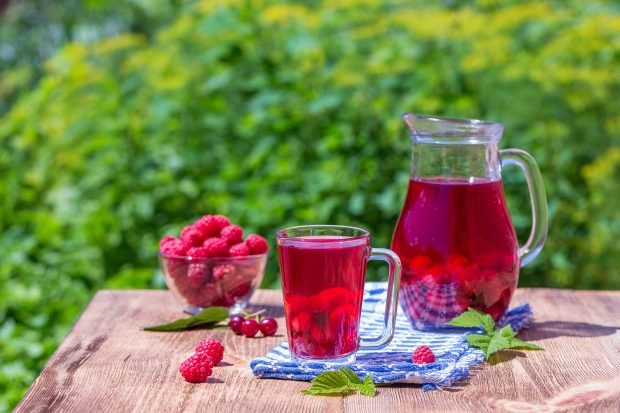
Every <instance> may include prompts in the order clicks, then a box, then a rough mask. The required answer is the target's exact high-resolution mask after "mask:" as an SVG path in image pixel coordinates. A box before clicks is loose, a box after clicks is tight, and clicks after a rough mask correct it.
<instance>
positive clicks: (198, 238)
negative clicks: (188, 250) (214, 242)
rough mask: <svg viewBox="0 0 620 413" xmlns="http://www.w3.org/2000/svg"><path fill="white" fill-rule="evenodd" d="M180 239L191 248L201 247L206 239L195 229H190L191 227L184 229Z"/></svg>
mask: <svg viewBox="0 0 620 413" xmlns="http://www.w3.org/2000/svg"><path fill="white" fill-rule="evenodd" d="M179 238H180V239H181V241H183V242H184V243H185V244H186V245H189V246H190V247H199V246H200V244H202V241H204V239H205V237H204V235H202V233H201V232H200V231H199V230H197V229H196V228H194V227H190V226H189V225H188V226H186V227H185V228H183V230H182V231H181V235H179Z"/></svg>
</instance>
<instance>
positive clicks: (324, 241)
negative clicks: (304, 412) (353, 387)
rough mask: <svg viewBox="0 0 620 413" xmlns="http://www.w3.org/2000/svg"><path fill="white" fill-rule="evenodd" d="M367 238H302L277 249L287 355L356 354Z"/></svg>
mask: <svg viewBox="0 0 620 413" xmlns="http://www.w3.org/2000/svg"><path fill="white" fill-rule="evenodd" d="M369 250H370V248H369V245H368V238H359V239H356V238H348V237H340V236H320V235H319V236H305V237H300V238H295V239H288V240H283V241H282V242H281V243H280V244H279V245H278V260H279V263H280V272H281V276H282V292H283V296H284V310H285V313H286V321H287V327H288V335H289V346H290V349H291V352H292V353H293V354H295V355H297V356H299V357H302V358H304V357H306V358H311V359H333V358H338V357H344V356H347V355H350V354H352V353H354V352H355V351H357V349H358V327H359V320H360V313H361V303H362V295H363V291H364V278H365V273H366V263H367V262H368V258H369Z"/></svg>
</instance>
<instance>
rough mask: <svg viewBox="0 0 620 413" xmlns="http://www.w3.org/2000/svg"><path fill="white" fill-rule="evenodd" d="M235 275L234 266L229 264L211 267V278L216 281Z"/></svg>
mask: <svg viewBox="0 0 620 413" xmlns="http://www.w3.org/2000/svg"><path fill="white" fill-rule="evenodd" d="M234 275H235V267H234V266H233V265H230V264H221V265H218V266H217V267H215V268H214V269H213V278H215V279H216V280H218V281H222V280H226V279H229V278H231V277H232V276H234Z"/></svg>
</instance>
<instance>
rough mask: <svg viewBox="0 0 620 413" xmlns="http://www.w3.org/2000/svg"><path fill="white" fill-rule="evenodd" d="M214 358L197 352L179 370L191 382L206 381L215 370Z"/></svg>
mask: <svg viewBox="0 0 620 413" xmlns="http://www.w3.org/2000/svg"><path fill="white" fill-rule="evenodd" d="M212 369H213V360H211V357H209V356H208V355H206V354H204V353H196V354H194V355H193V356H191V357H190V358H188V359H187V360H185V361H184V362H183V363H181V365H180V366H179V372H180V373H181V375H182V376H183V378H184V379H185V380H186V381H188V382H190V383H204V382H205V381H207V379H208V378H209V376H210V375H211V373H212V372H213V370H212Z"/></svg>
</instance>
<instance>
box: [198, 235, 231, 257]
mask: <svg viewBox="0 0 620 413" xmlns="http://www.w3.org/2000/svg"><path fill="white" fill-rule="evenodd" d="M202 246H203V248H204V249H205V250H206V251H207V257H211V258H215V257H228V244H226V241H224V240H223V239H221V238H209V239H208V240H206V241H205V242H204V244H202Z"/></svg>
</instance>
